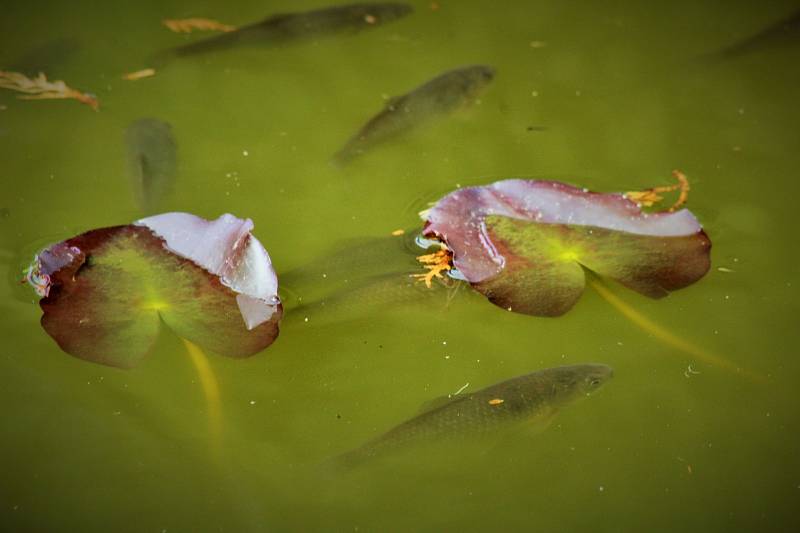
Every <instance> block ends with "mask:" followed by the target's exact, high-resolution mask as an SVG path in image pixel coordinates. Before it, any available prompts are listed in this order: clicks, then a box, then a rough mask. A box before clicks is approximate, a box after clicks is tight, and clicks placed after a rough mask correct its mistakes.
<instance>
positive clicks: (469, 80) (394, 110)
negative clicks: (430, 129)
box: [334, 65, 495, 165]
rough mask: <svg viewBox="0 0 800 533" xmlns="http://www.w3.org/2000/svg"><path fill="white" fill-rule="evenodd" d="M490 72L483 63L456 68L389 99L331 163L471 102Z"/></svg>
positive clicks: (346, 160)
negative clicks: (381, 109)
mask: <svg viewBox="0 0 800 533" xmlns="http://www.w3.org/2000/svg"><path fill="white" fill-rule="evenodd" d="M494 74H495V71H494V69H493V68H492V67H488V66H485V65H472V66H468V67H462V68H457V69H455V70H450V71H448V72H445V73H443V74H440V75H439V76H436V77H435V78H433V79H432V80H429V81H427V82H425V83H424V84H422V85H420V86H419V87H417V88H416V89H414V90H412V91H411V92H409V93H406V94H404V95H401V96H396V97H394V98H391V99H390V100H389V101H388V102H387V103H386V107H385V108H384V109H383V111H381V112H380V113H378V114H377V115H375V116H374V117H372V118H371V119H370V120H369V121H368V122H367V123H366V124H364V126H363V127H362V128H361V129H360V130H359V131H358V133H356V134H355V135H354V136H353V137H352V138H351V139H350V140H349V141H348V142H347V144H346V145H345V146H344V148H342V149H341V150H340V151H339V152H338V153H337V154H336V155H335V156H334V162H335V163H337V164H340V165H343V164H346V163H347V162H349V161H350V160H352V159H353V158H355V157H357V156H358V155H360V154H362V153H363V152H364V151H366V150H367V149H368V148H369V147H371V146H372V145H374V144H377V143H379V142H381V141H384V140H385V139H388V138H390V137H392V136H394V135H396V134H398V133H400V132H402V131H406V130H409V129H411V128H413V127H415V126H417V125H419V124H421V123H422V122H424V121H426V120H428V119H431V118H434V117H436V116H439V115H444V114H447V113H450V112H452V111H455V110H456V109H458V108H459V107H462V106H464V105H467V104H469V103H471V102H472V101H473V100H474V99H475V97H476V96H477V94H478V92H479V91H480V90H481V89H483V88H484V87H485V86H486V85H488V84H489V82H491V81H492V79H494Z"/></svg>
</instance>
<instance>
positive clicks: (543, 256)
mask: <svg viewBox="0 0 800 533" xmlns="http://www.w3.org/2000/svg"><path fill="white" fill-rule="evenodd" d="M484 222H485V225H486V235H487V236H488V237H489V239H490V240H491V242H492V244H493V245H494V247H495V250H496V251H497V252H498V254H499V255H502V256H503V258H504V260H505V266H504V268H503V270H502V271H501V272H500V274H498V275H496V276H494V277H492V278H489V279H487V280H484V281H481V282H478V283H475V284H473V287H474V288H475V289H476V290H478V291H479V292H481V293H482V294H484V295H485V296H486V297H487V298H488V299H489V300H490V301H491V302H492V303H494V304H496V305H499V306H500V307H503V308H505V309H508V310H510V311H516V312H519V313H525V314H531V315H539V316H558V315H561V314H564V313H565V312H567V311H568V310H569V309H570V308H571V307H572V306H573V305H575V303H576V302H577V301H578V299H579V298H580V297H581V294H582V293H583V290H584V286H585V274H584V268H586V269H588V270H591V271H593V272H595V273H597V274H599V275H600V276H603V277H606V278H610V279H613V280H615V281H618V282H619V283H621V284H622V285H625V286H626V287H628V288H630V289H632V290H634V291H636V292H639V293H641V294H644V295H646V296H650V297H651V298H661V297H663V296H666V295H667V294H668V293H669V292H670V291H674V290H676V289H680V288H683V287H686V286H688V285H691V284H692V283H694V281H696V280H697V279H699V278H700V277H702V276H703V275H704V274H705V273H706V271H707V270H708V248H709V247H710V244H711V243H710V241H709V240H708V238H707V237H705V235H704V234H703V236H702V237H699V238H698V236H696V235H694V234H693V235H686V236H677V237H661V236H651V235H637V234H634V233H626V232H622V231H614V230H609V229H605V228H598V227H593V226H580V225H574V224H541V223H535V222H529V221H525V220H519V219H513V218H509V217H504V216H497V215H495V216H487V217H486V218H485V219H484Z"/></svg>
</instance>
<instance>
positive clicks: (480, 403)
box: [333, 364, 614, 467]
mask: <svg viewBox="0 0 800 533" xmlns="http://www.w3.org/2000/svg"><path fill="white" fill-rule="evenodd" d="M613 374H614V371H613V369H612V368H611V367H609V366H606V365H603V364H580V365H571V366H559V367H555V368H548V369H545V370H539V371H538V372H533V373H531V374H526V375H524V376H518V377H515V378H511V379H509V380H506V381H503V382H500V383H497V384H495V385H492V386H490V387H486V388H485V389H482V390H479V391H477V392H473V393H471V394H466V393H465V394H461V395H458V396H455V397H453V398H451V399H449V400H445V403H444V404H443V405H439V406H435V407H433V408H431V409H429V410H427V411H425V412H423V413H422V414H420V415H418V416H416V417H414V418H412V419H410V420H407V421H406V422H403V423H402V424H400V425H399V426H396V427H394V428H392V429H390V430H389V431H387V432H386V433H384V434H383V435H381V436H380V437H377V438H376V439H374V440H372V441H370V442H367V443H366V444H364V445H363V446H361V447H360V448H356V449H355V450H352V451H350V452H347V453H345V454H343V455H340V456H338V457H336V458H334V459H333V461H334V463H336V464H338V465H342V466H345V467H353V466H357V465H358V464H360V463H362V462H363V461H365V460H368V459H370V458H372V457H375V456H378V455H381V454H383V453H386V452H389V451H391V450H395V449H397V448H401V447H403V446H406V445H410V444H413V443H419V442H425V441H428V440H432V439H436V438H442V437H448V438H451V437H456V438H457V437H470V436H476V435H481V434H484V435H485V434H491V433H494V432H496V431H498V430H499V429H502V428H504V427H506V426H508V425H511V424H515V423H521V422H525V421H528V422H536V423H545V424H546V423H547V422H548V421H549V420H550V419H552V417H553V416H555V414H556V413H557V412H558V411H559V409H561V408H562V407H565V406H567V405H569V404H571V403H573V402H574V401H576V400H578V399H579V398H582V397H585V396H587V395H589V394H591V393H592V392H593V391H595V390H596V389H598V388H599V387H600V386H602V385H603V384H604V383H605V382H606V381H608V380H609V379H610V378H611V377H612V376H613Z"/></svg>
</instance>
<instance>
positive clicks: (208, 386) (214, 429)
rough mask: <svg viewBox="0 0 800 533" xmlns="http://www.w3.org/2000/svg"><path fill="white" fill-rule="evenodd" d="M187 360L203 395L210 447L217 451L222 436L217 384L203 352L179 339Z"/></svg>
mask: <svg viewBox="0 0 800 533" xmlns="http://www.w3.org/2000/svg"><path fill="white" fill-rule="evenodd" d="M181 340H182V341H183V344H184V346H186V352H187V353H188V354H189V358H190V359H191V360H192V364H193V365H194V368H195V370H196V371H197V377H198V378H199V379H200V386H201V387H202V388H203V395H204V396H205V398H206V406H207V408H208V431H209V433H210V435H211V442H212V446H213V447H214V448H215V449H216V450H217V451H219V450H220V439H221V436H222V408H221V406H220V399H219V398H220V394H219V382H218V381H217V377H216V376H215V375H214V371H213V370H212V369H211V365H210V364H209V362H208V358H207V357H206V355H205V354H204V353H203V351H202V350H201V349H200V348H199V347H198V346H197V345H195V344H193V343H191V342H189V341H187V340H186V339H181Z"/></svg>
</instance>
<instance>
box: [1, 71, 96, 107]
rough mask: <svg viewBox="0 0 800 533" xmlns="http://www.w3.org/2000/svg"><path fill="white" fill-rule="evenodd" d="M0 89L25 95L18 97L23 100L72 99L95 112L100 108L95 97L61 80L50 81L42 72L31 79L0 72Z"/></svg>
mask: <svg viewBox="0 0 800 533" xmlns="http://www.w3.org/2000/svg"><path fill="white" fill-rule="evenodd" d="M0 88H3V89H11V90H12V91H17V92H21V93H25V94H24V95H22V96H18V97H17V98H20V99H22V100H51V99H63V98H71V99H74V100H77V101H79V102H82V103H84V104H86V105H88V106H90V107H91V108H92V109H94V110H95V111H97V108H98V106H99V103H98V102H97V98H96V97H95V96H93V95H91V94H89V93H82V92H80V91H78V90H75V89H73V88H72V87H69V86H68V85H67V84H66V83H64V82H63V81H61V80H57V81H48V80H47V76H45V75H44V74H43V73H41V72H40V73H39V75H38V76H36V77H35V78H29V77H28V76H26V75H25V74H22V73H20V72H8V71H3V70H0Z"/></svg>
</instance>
